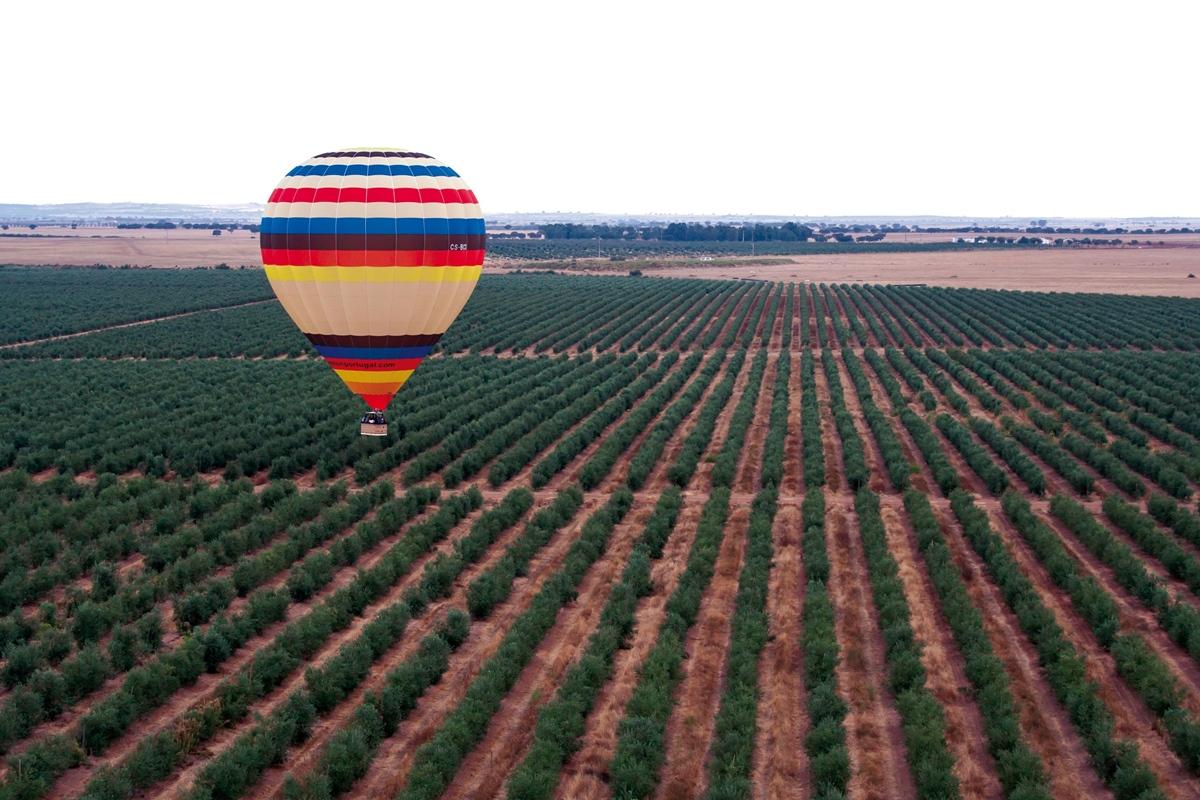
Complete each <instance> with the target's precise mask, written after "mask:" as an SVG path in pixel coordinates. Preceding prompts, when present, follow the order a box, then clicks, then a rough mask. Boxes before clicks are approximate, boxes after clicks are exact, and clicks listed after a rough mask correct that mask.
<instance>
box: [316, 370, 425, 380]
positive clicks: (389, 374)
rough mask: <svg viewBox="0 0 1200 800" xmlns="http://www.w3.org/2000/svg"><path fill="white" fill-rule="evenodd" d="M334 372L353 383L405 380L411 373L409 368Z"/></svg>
mask: <svg viewBox="0 0 1200 800" xmlns="http://www.w3.org/2000/svg"><path fill="white" fill-rule="evenodd" d="M334 372H336V373H337V374H338V377H339V378H341V379H342V380H344V381H354V382H355V383H393V382H395V381H401V382H403V381H406V380H408V376H409V375H412V374H413V371H412V370H411V369H393V370H367V369H335V370H334Z"/></svg>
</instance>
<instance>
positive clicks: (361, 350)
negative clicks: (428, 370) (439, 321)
mask: <svg viewBox="0 0 1200 800" xmlns="http://www.w3.org/2000/svg"><path fill="white" fill-rule="evenodd" d="M313 347H315V348H316V349H317V352H318V353H320V354H321V355H323V356H328V357H329V358H363V359H372V358H424V357H425V356H427V355H429V353H430V352H431V351H432V350H433V345H431V344H422V345H417V346H415V347H332V346H329V345H320V344H314V345H313Z"/></svg>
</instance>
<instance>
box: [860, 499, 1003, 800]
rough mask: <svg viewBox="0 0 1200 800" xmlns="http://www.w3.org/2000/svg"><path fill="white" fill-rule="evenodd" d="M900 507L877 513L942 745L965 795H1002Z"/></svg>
mask: <svg viewBox="0 0 1200 800" xmlns="http://www.w3.org/2000/svg"><path fill="white" fill-rule="evenodd" d="M887 499H888V500H890V501H893V502H896V505H897V506H899V508H895V507H892V505H891V504H886V505H883V506H882V508H881V509H880V515H881V516H882V517H883V522H884V529H885V530H886V531H887V539H888V550H890V551H891V554H892V557H893V558H895V559H896V563H897V565H898V566H899V568H900V580H901V582H902V583H903V584H904V595H905V598H906V599H907V600H908V605H909V608H910V610H911V612H912V620H911V621H912V627H913V633H914V634H915V635H916V637H917V641H919V642H920V643H921V663H922V664H923V665H924V666H925V675H926V677H925V685H926V687H927V688H928V689H929V691H930V692H931V693H932V694H933V696H934V697H936V698H937V701H938V702H939V703H941V705H942V709H943V711H944V712H945V717H946V744H947V746H948V747H949V750H950V753H951V755H953V756H954V775H955V777H957V778H958V784H959V788H960V789H961V790H962V793H963V796H964V797H981V798H984V797H986V798H1001V797H1003V796H1004V793H1003V790H1002V789H1001V787H1000V780H999V778H998V777H997V775H996V764H995V761H994V760H993V759H992V757H991V754H990V753H988V748H987V736H986V734H985V733H984V726H983V718H982V717H981V716H980V714H979V707H978V706H976V705H975V700H974V698H973V697H972V690H971V684H970V681H969V680H968V679H967V673H966V667H965V665H964V663H963V658H962V654H961V653H960V652H959V650H958V645H956V644H955V642H954V636H953V634H952V633H951V632H950V628H949V626H948V625H947V623H946V619H945V616H944V615H943V613H942V610H941V606H940V604H939V601H938V597H937V594H936V593H935V591H934V588H933V585H932V584H931V583H930V580H929V573H928V572H927V571H926V569H925V562H924V559H923V558H921V556H920V554H919V552H918V550H917V542H916V536H915V534H914V533H913V530H912V525H911V523H910V522H909V520H908V515H907V514H906V513H905V512H904V509H903V506H902V505H901V504H900V503H899V502H897V501H898V498H895V497H889V498H887Z"/></svg>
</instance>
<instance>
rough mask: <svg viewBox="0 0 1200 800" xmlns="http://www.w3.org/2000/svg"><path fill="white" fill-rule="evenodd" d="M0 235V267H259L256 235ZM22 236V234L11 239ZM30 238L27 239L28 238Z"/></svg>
mask: <svg viewBox="0 0 1200 800" xmlns="http://www.w3.org/2000/svg"><path fill="white" fill-rule="evenodd" d="M4 233H5V234H6V235H4V236H0V264H60V265H66V266H89V265H91V264H111V265H113V266H121V265H124V264H129V265H131V266H135V267H210V266H212V265H214V264H228V265H229V266H231V267H240V266H258V265H259V264H261V263H262V261H261V260H260V259H259V254H258V234H256V233H251V232H250V231H222V232H221V235H220V236H213V235H212V231H208V230H196V229H186V228H176V229H175V230H166V231H160V230H146V229H145V228H140V229H138V228H135V229H119V228H77V229H72V228H55V227H43V226H38V228H37V229H36V230H32V231H31V230H29V229H28V228H25V227H18V226H15V225H14V226H10V228H9V230H7V231H4ZM14 234H21V235H14ZM26 234H28V235H26Z"/></svg>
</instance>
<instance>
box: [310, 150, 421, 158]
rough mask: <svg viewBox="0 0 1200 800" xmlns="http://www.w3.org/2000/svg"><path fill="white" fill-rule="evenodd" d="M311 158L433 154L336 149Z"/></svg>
mask: <svg viewBox="0 0 1200 800" xmlns="http://www.w3.org/2000/svg"><path fill="white" fill-rule="evenodd" d="M313 158H433V156H427V155H425V154H424V153H410V152H407V151H404V150H337V151H334V152H332V153H321V154H319V155H315V156H313Z"/></svg>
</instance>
